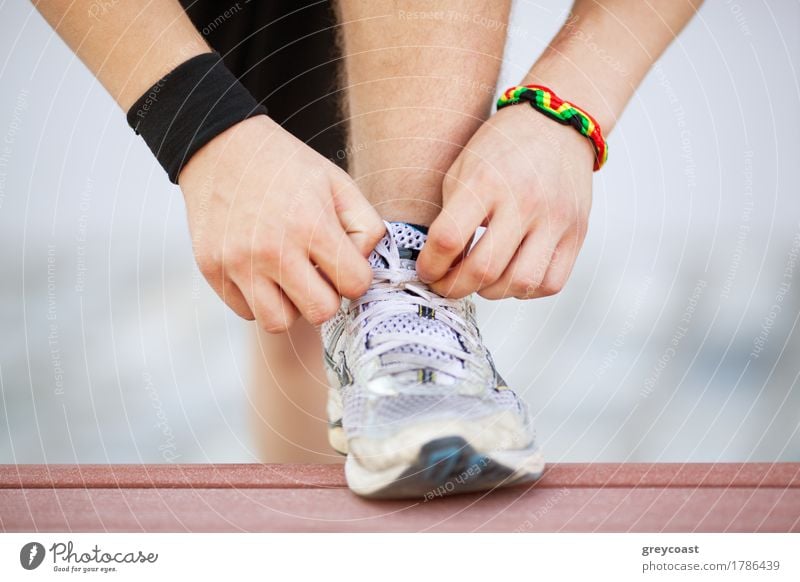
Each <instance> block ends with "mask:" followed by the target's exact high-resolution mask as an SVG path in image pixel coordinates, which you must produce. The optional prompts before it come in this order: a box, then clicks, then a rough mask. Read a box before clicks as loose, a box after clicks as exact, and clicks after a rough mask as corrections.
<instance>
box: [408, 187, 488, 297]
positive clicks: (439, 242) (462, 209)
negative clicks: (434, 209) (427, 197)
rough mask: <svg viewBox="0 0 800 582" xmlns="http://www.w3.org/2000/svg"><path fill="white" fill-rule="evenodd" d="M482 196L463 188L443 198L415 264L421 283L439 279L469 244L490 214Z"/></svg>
mask: <svg viewBox="0 0 800 582" xmlns="http://www.w3.org/2000/svg"><path fill="white" fill-rule="evenodd" d="M491 210H492V208H491V206H490V205H489V204H488V203H487V201H486V199H485V197H484V196H481V195H480V194H479V193H478V192H475V191H473V190H471V189H469V188H467V187H465V186H460V187H458V189H457V191H456V192H454V193H453V194H452V195H451V196H448V197H447V202H445V204H444V207H443V208H442V211H441V212H440V213H439V216H437V217H436V220H434V221H433V223H432V224H431V226H430V228H429V229H428V240H427V241H426V242H425V246H424V247H422V251H421V252H420V254H419V259H418V260H417V274H418V275H419V277H420V279H421V280H422V281H425V282H432V281H438V280H439V279H441V278H442V277H443V276H444V275H445V274H446V273H447V271H448V269H450V267H451V266H452V265H453V263H454V262H455V261H456V259H458V258H459V257H460V256H462V255H463V253H464V252H465V250H466V249H467V248H468V246H469V245H470V244H471V243H472V237H473V236H474V235H475V231H476V230H478V227H479V226H480V225H481V224H482V223H483V222H484V220H485V219H486V218H487V217H488V216H489V215H490V214H491Z"/></svg>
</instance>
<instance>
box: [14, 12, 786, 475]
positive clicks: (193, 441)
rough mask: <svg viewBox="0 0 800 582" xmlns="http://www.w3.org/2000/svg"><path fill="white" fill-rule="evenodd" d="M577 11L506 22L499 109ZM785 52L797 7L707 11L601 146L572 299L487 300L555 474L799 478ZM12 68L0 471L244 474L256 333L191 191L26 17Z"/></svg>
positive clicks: (19, 20) (502, 357) (251, 445)
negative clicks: (596, 469) (173, 469)
mask: <svg viewBox="0 0 800 582" xmlns="http://www.w3.org/2000/svg"><path fill="white" fill-rule="evenodd" d="M569 7H570V3H569V2H566V1H560V2H547V3H541V5H540V3H535V2H529V1H525V0H520V1H518V2H517V3H516V4H515V7H514V13H513V19H512V22H511V24H510V25H509V27H508V31H509V42H508V47H507V52H506V61H505V63H504V70H503V74H502V79H501V81H500V85H501V86H503V87H505V86H508V85H511V84H514V83H515V82H516V80H517V79H519V78H520V77H521V76H522V74H523V72H524V71H525V70H527V68H528V67H529V66H530V64H531V63H532V62H533V60H534V59H535V58H536V56H538V54H539V53H540V52H541V51H542V49H543V48H544V47H545V46H546V44H547V42H548V41H549V39H550V38H551V37H552V35H553V34H554V33H555V31H556V30H557V29H558V27H559V26H560V25H561V23H562V22H563V21H564V19H565V17H566V16H567V14H568V11H569ZM799 33H800V3H798V2H796V1H786V2H784V1H781V2H767V1H765V0H733V1H731V0H724V1H723V0H718V1H716V2H707V3H706V5H705V6H704V7H703V8H702V9H701V11H700V13H699V14H698V16H697V18H696V19H695V20H694V21H693V22H692V23H691V24H690V25H689V26H688V28H687V29H686V30H685V31H684V33H683V34H682V35H681V36H680V38H679V39H678V40H677V41H676V42H675V43H674V44H673V45H672V46H671V48H670V49H669V50H668V52H667V53H666V55H665V56H664V57H663V59H662V60H661V61H660V63H659V64H658V65H657V66H656V67H655V68H654V69H653V71H652V72H651V73H650V75H649V76H648V77H647V79H646V81H645V82H644V84H643V86H642V87H641V90H640V91H639V93H638V94H637V96H636V97H634V99H633V101H632V102H631V104H630V106H629V107H628V110H627V112H626V114H625V115H624V117H623V118H622V120H621V122H620V124H619V125H618V126H617V128H616V129H615V131H614V133H613V135H612V136H611V138H610V160H609V163H608V165H607V166H606V167H605V168H604V169H603V171H602V172H599V173H597V174H596V175H595V199H594V207H593V212H592V217H591V223H590V229H589V236H588V238H587V240H586V243H585V246H584V250H583V252H582V254H581V256H580V258H579V261H578V264H577V266H576V269H575V271H574V273H573V275H572V278H571V279H570V282H569V283H568V285H567V287H566V289H565V290H564V291H563V292H562V293H560V294H559V295H557V296H555V297H552V298H548V299H539V300H535V301H530V302H519V301H515V300H511V301H505V302H494V303H491V302H485V301H481V302H480V304H479V310H480V317H481V320H482V322H483V332H484V337H485V339H486V341H487V343H488V345H489V347H490V349H492V350H493V352H494V354H495V360H496V362H497V364H498V367H499V368H500V370H501V371H502V373H503V375H504V376H505V377H506V379H507V380H508V381H509V382H510V383H511V384H512V385H513V386H514V387H515V388H516V389H517V390H519V391H520V392H522V393H524V395H525V398H526V399H527V401H528V402H529V403H530V405H531V407H532V410H533V411H534V413H535V415H536V422H537V425H538V434H539V439H540V442H541V444H542V446H543V448H544V451H545V454H546V456H547V459H548V460H549V461H552V462H557V461H647V462H651V461H653V462H654V461H677V462H680V461H800V434H799V433H800V429H799V427H800V383H799V382H798V376H800V332H799V331H798V317H800V187H798V181H797V171H798V164H800V139H798V130H800V113H798V112H799V111H800V82H798V66H800V34H799ZM586 42H587V48H588V49H591V48H592V45H591V39H586ZM0 54H1V55H3V57H2V59H0V397H1V399H0V463H41V462H51V463H74V462H80V463H105V462H118V463H122V462H234V461H235V462H249V461H257V460H258V455H257V446H256V443H255V442H254V440H255V437H254V436H253V433H252V431H251V430H250V429H249V426H248V418H249V416H250V410H249V408H250V407H251V402H250V398H249V395H248V392H249V390H250V387H249V386H248V367H249V365H250V357H251V353H252V346H251V344H252V325H253V324H251V323H249V322H244V321H241V320H239V319H238V318H237V317H236V316H235V315H233V314H232V313H228V310H227V308H226V307H225V306H224V305H223V304H222V302H221V301H220V300H218V299H217V297H216V295H215V294H214V293H213V291H211V289H210V288H209V287H208V286H207V284H206V283H205V281H204V279H203V278H202V277H201V276H200V274H199V273H198V271H197V269H196V267H195V265H194V260H193V257H192V253H191V246H190V239H189V235H188V230H187V226H186V219H185V213H184V207H183V200H182V197H181V194H180V191H179V190H178V189H177V187H175V186H173V185H171V184H170V183H169V182H168V181H167V179H166V177H165V175H164V173H163V171H162V170H161V168H160V167H159V166H158V165H157V164H156V163H155V161H154V160H153V158H152V155H151V154H150V152H149V150H147V148H146V146H145V144H144V142H143V141H142V140H141V139H140V138H138V137H137V136H135V135H134V134H133V132H132V131H131V130H130V129H129V128H128V126H127V124H126V122H125V118H124V115H123V112H122V111H120V110H119V109H118V107H117V106H116V105H115V104H114V102H113V101H112V100H111V98H110V97H109V96H108V95H107V94H106V93H105V91H104V89H103V88H102V87H101V86H100V85H99V83H98V82H97V81H95V80H94V78H93V77H92V76H91V75H90V74H89V72H88V71H87V70H86V69H85V67H84V66H83V65H82V64H81V63H80V61H78V60H77V59H76V58H75V57H74V56H73V55H72V53H71V52H70V51H69V50H68V49H67V47H66V46H65V45H64V43H63V42H61V40H60V39H59V38H58V37H57V36H55V35H54V34H53V33H52V31H51V30H50V28H49V27H48V26H47V25H46V23H45V22H44V20H43V19H42V18H41V17H40V16H39V15H38V13H36V12H35V10H34V9H33V8H32V6H31V5H30V4H28V3H25V2H3V3H0ZM621 74H624V71H623V72H622V73H621ZM465 75H466V71H465ZM467 82H468V79H467V77H466V76H465V83H467Z"/></svg>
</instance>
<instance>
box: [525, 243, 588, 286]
mask: <svg viewBox="0 0 800 582" xmlns="http://www.w3.org/2000/svg"><path fill="white" fill-rule="evenodd" d="M581 243H582V240H580V237H578V236H575V235H570V236H566V237H565V238H564V239H562V240H561V242H560V243H558V246H557V247H556V250H555V251H554V252H553V257H552V258H551V260H550V267H549V268H548V269H547V273H546V274H545V276H544V279H542V283H541V284H540V285H539V288H538V289H537V290H536V291H535V292H534V293H533V294H532V295H531V296H530V299H533V298H536V297H549V296H550V295H555V294H556V293H558V292H560V291H561V290H562V289H563V288H564V285H566V283H567V280H568V279H569V276H570V274H571V273H572V269H573V268H574V267H575V261H576V260H577V259H578V252H579V251H580V248H581Z"/></svg>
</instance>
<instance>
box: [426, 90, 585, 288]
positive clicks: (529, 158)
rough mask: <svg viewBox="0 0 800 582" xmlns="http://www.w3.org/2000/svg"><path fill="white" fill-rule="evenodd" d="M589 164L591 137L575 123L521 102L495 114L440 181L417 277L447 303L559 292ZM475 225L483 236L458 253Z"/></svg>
mask: <svg viewBox="0 0 800 582" xmlns="http://www.w3.org/2000/svg"><path fill="white" fill-rule="evenodd" d="M593 163H594V150H593V149H592V146H591V144H590V142H589V140H587V139H586V138H585V137H583V136H582V135H580V134H579V133H578V132H577V131H575V129H573V128H572V127H568V126H565V125H560V124H558V123H557V122H556V121H553V120H552V119H549V118H548V117H546V116H545V115H543V114H542V113H540V112H538V111H535V110H533V109H532V108H531V107H530V106H529V105H528V104H526V103H520V104H517V105H512V106H509V107H506V108H504V109H501V110H500V111H498V112H497V113H496V114H495V115H494V116H493V117H491V118H490V119H489V120H488V121H487V122H486V123H484V124H483V126H482V127H481V128H480V129H479V130H478V131H477V132H476V133H475V135H474V136H473V137H472V139H471V140H470V141H469V143H468V144H467V145H466V147H465V148H464V150H463V151H462V152H461V154H460V155H459V157H458V158H457V159H456V161H455V162H454V163H453V165H452V166H451V167H450V169H449V171H448V172H447V175H446V176H445V179H444V185H443V208H442V211H441V213H440V214H439V216H438V217H437V218H436V220H435V221H434V222H433V224H431V226H430V229H429V234H428V240H427V242H426V244H425V246H424V248H423V250H422V252H421V253H420V256H419V260H418V261H417V272H418V273H419V275H420V277H421V278H422V280H423V281H427V282H431V287H432V288H433V290H434V291H436V292H437V293H439V294H441V295H445V296H447V297H454V298H461V297H465V296H467V295H469V294H470V293H472V292H475V291H477V292H478V293H479V294H480V295H481V296H483V297H485V298H487V299H501V298H504V297H517V298H519V299H531V298H534V297H545V296H548V295H553V294H554V293H557V292H558V291H560V290H561V288H562V287H563V286H564V283H565V282H566V280H567V278H568V277H569V274H570V272H571V271H572V267H573V265H574V264H575V260H576V258H577V255H578V251H579V250H580V247H581V245H582V244H583V239H584V237H585V235H586V229H587V222H588V218H589V210H590V208H591V203H592V166H593ZM480 225H484V226H486V227H487V228H486V232H485V233H484V235H483V237H481V239H480V241H478V243H477V244H476V245H475V247H474V248H473V249H472V250H471V251H470V252H469V254H468V255H466V256H465V255H464V253H465V252H466V249H468V247H469V245H470V243H471V241H472V238H473V235H474V233H475V231H476V229H477V228H478V226H480ZM459 259H460V260H459ZM456 261H458V262H456ZM454 263H455V264H454Z"/></svg>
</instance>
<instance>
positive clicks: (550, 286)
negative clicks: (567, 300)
mask: <svg viewBox="0 0 800 582" xmlns="http://www.w3.org/2000/svg"><path fill="white" fill-rule="evenodd" d="M563 288H564V282H563V281H562V280H561V279H549V278H547V279H545V280H544V281H542V284H541V286H540V287H539V293H540V294H542V295H544V296H545V297H550V296H551V295H555V294H556V293H559V292H560V291H561V289H563Z"/></svg>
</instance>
